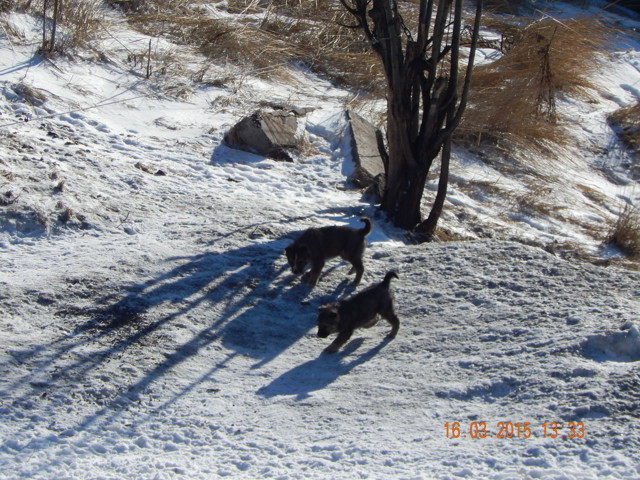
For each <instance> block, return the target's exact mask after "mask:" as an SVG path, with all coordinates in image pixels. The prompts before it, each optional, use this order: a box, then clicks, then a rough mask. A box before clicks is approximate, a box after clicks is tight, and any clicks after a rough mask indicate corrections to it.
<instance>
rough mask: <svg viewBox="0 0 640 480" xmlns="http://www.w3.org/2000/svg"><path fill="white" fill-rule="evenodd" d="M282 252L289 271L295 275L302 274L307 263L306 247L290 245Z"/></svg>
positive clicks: (307, 251) (307, 253)
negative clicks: (284, 254) (289, 268)
mask: <svg viewBox="0 0 640 480" xmlns="http://www.w3.org/2000/svg"><path fill="white" fill-rule="evenodd" d="M284 251H285V253H286V254H287V261H288V262H289V266H290V267H291V271H292V272H293V273H295V274H296V275H298V274H300V273H302V272H303V271H304V267H305V266H306V265H307V263H308V262H309V248H308V247H307V246H306V245H296V244H295V243H292V244H291V245H289V246H288V247H287V248H285V250H284Z"/></svg>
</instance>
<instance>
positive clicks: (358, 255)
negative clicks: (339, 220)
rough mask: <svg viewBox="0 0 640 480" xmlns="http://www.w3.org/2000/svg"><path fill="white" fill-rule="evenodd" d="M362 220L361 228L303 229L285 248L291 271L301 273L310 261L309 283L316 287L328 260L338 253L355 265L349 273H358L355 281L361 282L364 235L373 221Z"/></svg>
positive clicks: (356, 282) (364, 246)
mask: <svg viewBox="0 0 640 480" xmlns="http://www.w3.org/2000/svg"><path fill="white" fill-rule="evenodd" d="M360 220H361V221H362V222H364V227H363V228H361V229H357V228H353V227H338V226H333V227H321V228H309V229H307V230H305V231H304V232H302V235H300V236H299V237H298V238H297V239H296V241H294V242H293V243H292V244H291V245H289V246H288V247H287V248H286V249H285V253H286V254H287V261H288V262H289V266H290V267H291V271H292V272H293V273H295V274H296V275H298V274H300V273H302V272H303V271H304V268H305V267H306V266H307V265H308V264H311V273H310V275H309V285H311V286H312V287H313V286H315V285H316V284H317V283H318V278H319V277H320V272H322V267H324V263H325V261H326V260H327V259H329V258H334V257H338V256H339V257H341V258H342V259H343V260H346V261H348V262H350V263H351V265H353V267H352V268H351V271H349V274H352V273H354V272H355V273H356V278H355V279H354V280H353V284H354V285H358V283H360V280H361V279H362V275H363V274H364V265H363V264H362V255H363V254H364V250H365V248H366V242H365V237H366V236H367V235H369V232H371V220H369V219H368V218H367V217H362V218H361V219H360Z"/></svg>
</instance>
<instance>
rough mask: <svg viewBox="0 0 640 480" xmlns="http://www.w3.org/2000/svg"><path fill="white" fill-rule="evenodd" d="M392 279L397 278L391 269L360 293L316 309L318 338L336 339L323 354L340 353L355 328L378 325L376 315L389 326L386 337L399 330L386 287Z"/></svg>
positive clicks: (392, 300)
mask: <svg viewBox="0 0 640 480" xmlns="http://www.w3.org/2000/svg"><path fill="white" fill-rule="evenodd" d="M392 278H398V274H397V273H396V272H394V271H393V270H392V271H390V272H388V273H387V274H386V275H385V277H384V280H383V281H382V282H380V283H377V284H375V285H371V286H370V287H367V288H366V289H364V290H363V291H361V292H360V293H357V294H356V295H353V296H352V297H349V298H347V299H345V300H340V301H338V302H336V303H333V304H331V305H327V306H324V307H320V308H319V309H318V337H320V338H327V337H328V336H329V335H331V334H332V333H337V334H338V336H337V338H336V339H335V340H334V341H333V342H332V343H331V345H329V346H328V347H327V348H325V350H324V351H325V352H327V353H334V352H337V351H338V350H340V347H342V346H343V345H344V344H345V343H346V342H347V341H348V340H349V339H350V338H351V335H352V334H353V331H354V330H355V329H356V328H371V327H373V326H374V325H375V324H376V323H378V315H380V316H382V317H384V318H385V319H386V320H387V321H388V322H389V323H390V324H391V332H389V335H387V337H388V338H394V337H395V336H396V334H397V333H398V329H399V328H400V320H399V319H398V316H397V315H396V313H395V311H394V308H393V305H394V298H393V293H392V292H391V290H390V288H389V285H390V283H391V279H392Z"/></svg>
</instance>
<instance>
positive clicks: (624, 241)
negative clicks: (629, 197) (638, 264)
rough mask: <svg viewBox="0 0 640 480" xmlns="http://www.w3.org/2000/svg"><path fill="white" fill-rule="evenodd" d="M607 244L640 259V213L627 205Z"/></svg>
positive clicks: (612, 229)
mask: <svg viewBox="0 0 640 480" xmlns="http://www.w3.org/2000/svg"><path fill="white" fill-rule="evenodd" d="M606 242H607V244H609V245H614V246H616V247H617V248H618V249H619V250H620V251H622V252H623V253H624V254H626V255H628V256H630V257H633V258H640V211H639V210H638V209H637V208H635V207H633V206H631V205H629V204H627V205H625V207H624V209H623V210H622V213H621V214H620V216H619V217H618V219H617V221H616V223H615V224H614V225H613V227H612V228H611V231H610V233H609V236H608V237H607V240H606Z"/></svg>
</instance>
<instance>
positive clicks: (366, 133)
mask: <svg viewBox="0 0 640 480" xmlns="http://www.w3.org/2000/svg"><path fill="white" fill-rule="evenodd" d="M347 118H348V119H349V124H350V126H351V155H352V157H353V161H354V162H355V164H356V168H355V171H354V172H353V174H352V175H351V177H350V180H351V182H352V183H353V184H354V185H355V186H357V187H359V188H365V189H368V190H369V191H370V192H371V193H373V194H374V195H376V196H378V197H380V196H381V193H382V191H383V190H384V179H385V173H384V162H383V159H382V155H381V154H380V149H379V147H378V141H379V138H380V137H381V133H380V130H379V129H377V128H376V127H375V126H374V125H373V124H372V123H371V122H369V121H367V120H366V119H364V118H362V117H361V116H360V115H358V114H357V113H355V112H353V111H348V112H347Z"/></svg>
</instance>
